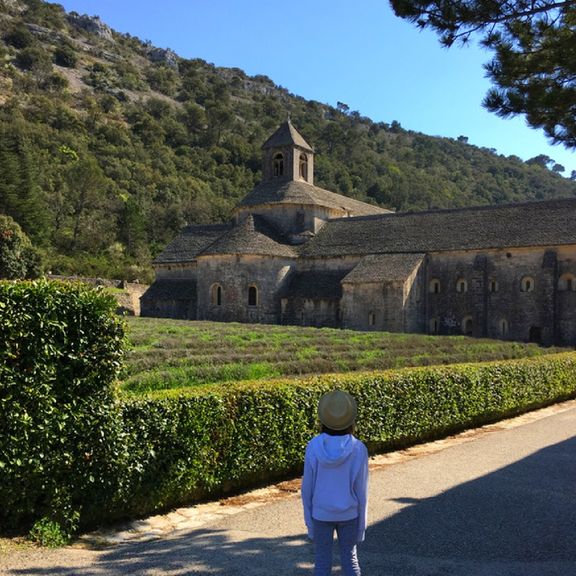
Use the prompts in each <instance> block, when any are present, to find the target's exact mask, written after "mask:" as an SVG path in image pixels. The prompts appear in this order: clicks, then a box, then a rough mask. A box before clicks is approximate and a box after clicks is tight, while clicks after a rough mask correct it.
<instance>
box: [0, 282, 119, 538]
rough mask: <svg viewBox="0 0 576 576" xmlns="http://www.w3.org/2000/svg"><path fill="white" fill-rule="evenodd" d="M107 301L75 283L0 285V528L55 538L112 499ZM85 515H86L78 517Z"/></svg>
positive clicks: (112, 374)
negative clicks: (46, 531) (47, 531)
mask: <svg viewBox="0 0 576 576" xmlns="http://www.w3.org/2000/svg"><path fill="white" fill-rule="evenodd" d="M115 308H116V303H115V301H114V300H113V299H112V298H110V297H107V296H104V295H103V294H99V293H97V292H95V291H94V290H91V289H88V288H86V287H83V286H81V285H72V284H63V283H55V282H46V281H35V282H18V283H16V282H0V414H1V417H0V502H1V505H0V527H1V528H2V529H3V530H4V531H10V530H13V529H18V528H26V527H30V526H31V525H32V524H33V523H34V522H37V521H38V522H39V524H38V526H43V525H49V524H50V523H52V524H56V525H58V526H60V528H61V529H62V530H63V532H64V533H65V534H67V533H71V532H73V531H74V530H75V528H76V527H77V525H78V522H79V520H80V517H81V514H84V513H85V512H86V511H89V510H90V508H104V509H107V508H108V507H110V506H112V498H113V497H114V496H115V495H118V494H120V493H121V488H122V473H123V472H124V470H123V467H124V464H125V462H126V460H125V446H124V442H123V439H122V437H121V433H122V426H121V423H120V420H119V416H120V412H119V407H118V404H117V402H116V398H115V393H114V388H113V383H114V380H115V378H116V375H117V373H118V369H119V366H120V362H121V359H122V354H123V338H124V332H123V326H122V324H121V323H120V322H119V320H118V319H117V317H116V316H115V314H114V312H115ZM88 513H89V512H88Z"/></svg>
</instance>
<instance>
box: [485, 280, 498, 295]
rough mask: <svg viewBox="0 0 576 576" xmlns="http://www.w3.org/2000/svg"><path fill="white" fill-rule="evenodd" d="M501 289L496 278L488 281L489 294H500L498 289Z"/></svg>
mask: <svg viewBox="0 0 576 576" xmlns="http://www.w3.org/2000/svg"><path fill="white" fill-rule="evenodd" d="M499 288H500V286H498V280H496V279H495V278H490V280H488V291H489V292H492V293H494V292H498V289H499Z"/></svg>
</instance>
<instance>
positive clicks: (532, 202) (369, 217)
mask: <svg viewBox="0 0 576 576" xmlns="http://www.w3.org/2000/svg"><path fill="white" fill-rule="evenodd" d="M357 202H361V200H357ZM565 202H573V203H575V204H576V197H574V196H568V197H566V198H552V199H549V200H527V201H525V202H509V203H506V204H482V205H480V206H463V207H462V208H432V209H430V210H421V211H419V210H412V211H407V212H384V213H382V214H365V215H363V216H354V217H353V218H354V219H355V220H375V219H380V218H391V217H408V216H420V215H426V214H450V213H455V212H458V213H462V212H478V211H490V210H498V209H502V208H521V207H526V206H535V205H542V204H544V205H546V204H554V203H565ZM368 206H372V204H368ZM377 208H381V206H377ZM383 210H386V208H383ZM340 220H341V221H344V222H345V221H347V220H350V217H348V218H347V217H344V218H331V219H330V222H338V221H340Z"/></svg>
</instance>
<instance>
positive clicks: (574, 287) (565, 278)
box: [558, 274, 576, 292]
mask: <svg viewBox="0 0 576 576" xmlns="http://www.w3.org/2000/svg"><path fill="white" fill-rule="evenodd" d="M558 290H560V291H562V292H574V291H576V277H575V276H574V274H562V276H560V278H559V279H558Z"/></svg>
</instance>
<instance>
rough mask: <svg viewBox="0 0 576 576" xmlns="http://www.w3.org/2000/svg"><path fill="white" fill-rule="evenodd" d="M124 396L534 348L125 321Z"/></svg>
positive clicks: (491, 356) (458, 339)
mask: <svg viewBox="0 0 576 576" xmlns="http://www.w3.org/2000/svg"><path fill="white" fill-rule="evenodd" d="M127 324H128V337H129V341H130V352H129V354H128V360H127V366H126V368H125V371H124V374H123V377H122V380H123V382H122V388H123V390H124V391H126V392H136V393H139V392H144V391H149V390H161V389H169V388H182V387H189V386H196V385H200V384H212V383H221V382H229V381H235V380H259V379H270V378H277V377H283V376H298V375H304V374H320V373H327V372H350V371H355V370H381V369H387V368H402V367H405V366H428V365H433V364H452V363H457V362H479V361H484V360H503V359H509V358H522V357H526V356H535V355H540V354H546V353H551V352H557V351H559V349H557V348H540V347H539V346H537V345H535V344H523V343H518V342H503V341H499V340H488V339H474V338H467V337H464V336H443V337H440V336H426V335H421V334H390V333H387V332H354V331H350V330H334V329H328V328H321V329H318V328H303V327H294V326H268V325H260V324H256V325H255V324H236V323H216V322H190V321H185V320H169V319H159V318H134V317H128V318H127Z"/></svg>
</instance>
